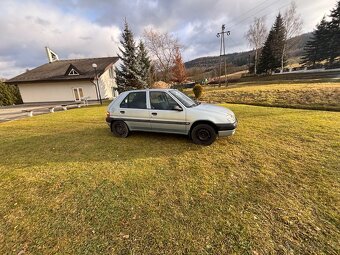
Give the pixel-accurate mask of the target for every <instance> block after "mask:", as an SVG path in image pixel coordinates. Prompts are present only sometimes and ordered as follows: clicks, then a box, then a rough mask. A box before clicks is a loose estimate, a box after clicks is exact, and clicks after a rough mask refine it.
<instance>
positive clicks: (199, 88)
mask: <svg viewBox="0 0 340 255" xmlns="http://www.w3.org/2000/svg"><path fill="white" fill-rule="evenodd" d="M192 90H193V92H194V94H195V97H196V99H199V98H200V97H201V96H202V93H203V87H202V85H200V84H196V85H195V86H194V88H193V89H192Z"/></svg>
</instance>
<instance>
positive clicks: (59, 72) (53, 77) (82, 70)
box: [6, 57, 118, 84]
mask: <svg viewBox="0 0 340 255" xmlns="http://www.w3.org/2000/svg"><path fill="white" fill-rule="evenodd" d="M117 61H118V57H106V58H85V59H68V60H57V61H55V62H52V63H47V64H44V65H41V66H38V67H36V68H34V69H32V70H29V71H27V72H25V73H22V74H20V75H18V76H16V77H14V78H12V79H9V80H7V81H6V83H10V84H16V83H24V82H43V81H65V80H92V79H94V78H95V71H94V68H93V67H92V64H93V63H96V64H97V74H98V76H100V75H102V74H103V73H104V72H105V71H106V70H107V69H108V68H109V67H110V66H111V65H113V64H114V63H116V62H117ZM72 69H74V70H75V71H76V72H77V73H79V75H69V72H70V71H71V70H72Z"/></svg>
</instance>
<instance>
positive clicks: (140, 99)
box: [120, 92, 146, 109]
mask: <svg viewBox="0 0 340 255" xmlns="http://www.w3.org/2000/svg"><path fill="white" fill-rule="evenodd" d="M120 108H134V109H146V92H130V93H129V94H128V95H127V96H126V97H125V98H124V99H123V101H122V102H121V103H120Z"/></svg>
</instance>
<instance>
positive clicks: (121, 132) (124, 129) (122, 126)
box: [111, 120, 130, 138]
mask: <svg viewBox="0 0 340 255" xmlns="http://www.w3.org/2000/svg"><path fill="white" fill-rule="evenodd" d="M111 131H112V133H113V134H114V135H115V136H118V137H124V138H125V137H127V136H128V135H129V132H130V131H129V127H128V126H127V125H126V123H125V122H124V121H122V120H117V121H114V122H113V123H112V125H111Z"/></svg>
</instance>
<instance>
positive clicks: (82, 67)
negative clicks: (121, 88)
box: [6, 57, 118, 103]
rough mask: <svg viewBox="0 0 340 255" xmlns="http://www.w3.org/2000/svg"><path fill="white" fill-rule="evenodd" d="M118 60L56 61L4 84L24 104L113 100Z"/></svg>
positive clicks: (116, 93)
mask: <svg viewBox="0 0 340 255" xmlns="http://www.w3.org/2000/svg"><path fill="white" fill-rule="evenodd" d="M117 61H118V57H105V58H87V59H72V60H55V61H53V62H50V63H47V64H44V65H41V66H39V67H37V68H34V69H32V70H29V71H27V72H25V73H23V74H20V75H18V76H16V77H14V78H12V79H10V80H7V81H6V83H8V84H15V85H17V86H18V87H19V90H20V94H21V97H22V100H23V102H24V103H33V102H66V101H79V100H81V99H82V98H84V97H88V100H98V99H99V97H101V98H102V99H112V98H113V97H115V96H117V95H118V91H117V85H116V82H115V78H114V75H115V74H114V64H115V63H116V62H117ZM94 64H95V65H94ZM93 66H95V67H96V68H94V67H93ZM96 74H97V77H98V80H97V79H96ZM97 81H98V85H99V91H98V89H97Z"/></svg>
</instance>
